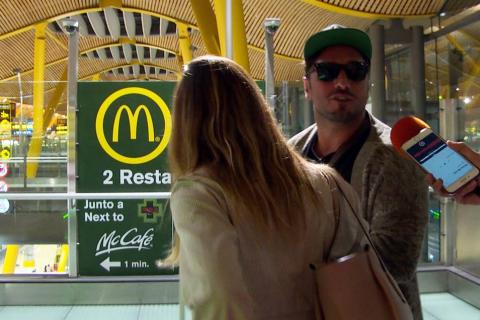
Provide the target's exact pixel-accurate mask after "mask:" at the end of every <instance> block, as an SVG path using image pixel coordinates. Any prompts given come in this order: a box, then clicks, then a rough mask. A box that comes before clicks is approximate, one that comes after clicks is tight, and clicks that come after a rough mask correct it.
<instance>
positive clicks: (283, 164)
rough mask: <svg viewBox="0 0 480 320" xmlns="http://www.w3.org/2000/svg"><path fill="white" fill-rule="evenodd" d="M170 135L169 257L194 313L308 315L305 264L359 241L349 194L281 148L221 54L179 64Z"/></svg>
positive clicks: (255, 94) (250, 86) (246, 79)
mask: <svg viewBox="0 0 480 320" xmlns="http://www.w3.org/2000/svg"><path fill="white" fill-rule="evenodd" d="M172 130H173V131H172V138H171V141H170V145H169V163H170V168H171V170H172V173H173V177H174V185H173V186H172V194H171V203H170V205H171V212H172V217H173V221H174V225H175V230H176V232H177V237H176V241H175V245H174V248H172V251H171V255H170V257H169V258H168V259H167V261H168V262H169V263H172V262H178V263H179V270H180V290H181V300H182V301H183V302H184V303H185V304H186V305H187V306H189V307H190V308H191V309H192V314H193V318H194V319H202V320H205V319H266V318H268V319H296V320H298V319H314V316H315V313H314V308H315V296H316V294H315V280H314V273H313V271H312V270H310V268H309V264H310V263H312V262H315V261H317V262H324V261H325V262H326V261H331V260H334V259H336V258H339V257H342V256H345V255H348V254H350V253H353V252H356V251H358V250H360V248H361V245H362V244H363V243H362V241H364V234H363V233H362V231H361V229H360V225H359V224H358V222H357V221H356V220H355V217H354V216H353V212H352V210H356V209H350V207H349V205H348V202H347V201H349V202H351V203H352V205H353V206H352V208H357V207H358V206H357V205H358V199H357V198H356V195H355V192H354V191H353V190H352V189H351V187H350V186H349V185H348V184H347V183H346V182H345V181H343V180H342V179H341V177H336V173H335V172H334V170H332V169H331V168H328V167H327V166H321V165H317V164H312V163H308V162H307V161H305V160H303V159H302V158H301V157H300V156H299V155H297V153H296V152H295V151H294V150H293V149H292V148H291V147H290V146H288V144H287V141H286V139H285V138H284V137H283V135H282V133H281V131H280V129H279V128H278V126H277V123H276V121H275V119H274V117H273V116H272V113H271V110H270V108H269V107H268V105H267V104H266V102H265V100H264V99H263V97H262V95H261V92H260V89H259V88H258V87H257V85H256V84H255V82H254V81H253V80H252V78H251V77H250V76H249V75H247V73H246V72H245V71H244V70H243V69H242V68H241V67H240V66H239V65H237V64H236V63H235V62H233V61H231V60H228V59H226V58H222V57H215V56H203V57H199V58H197V59H194V60H193V61H191V62H190V63H189V64H188V65H186V67H185V69H184V73H183V78H182V79H181V81H180V82H179V83H178V85H177V88H176V92H175V99H174V108H173V129H172ZM335 177H336V178H335ZM332 178H333V179H337V180H338V183H339V184H340V185H341V186H343V188H344V189H345V190H347V192H346V193H345V196H344V195H342V194H340V193H339V192H332V191H331V190H332V188H334V187H336V185H334V184H333V183H332V180H331V179H332ZM329 181H330V182H329ZM330 183H332V184H331V185H330ZM334 204H336V205H335V206H334ZM334 208H336V209H334Z"/></svg>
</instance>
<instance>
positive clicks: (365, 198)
mask: <svg viewBox="0 0 480 320" xmlns="http://www.w3.org/2000/svg"><path fill="white" fill-rule="evenodd" d="M371 57H372V45H371V42H370V38H369V37H368V35H367V34H366V33H365V32H363V31H361V30H358V29H353V28H346V27H343V26H340V25H332V26H329V27H327V28H326V29H324V30H322V31H320V32H318V33H316V34H314V35H312V36H311V37H310V38H309V39H308V40H307V42H306V43H305V49H304V58H305V76H304V78H303V83H304V90H305V98H306V99H307V100H309V101H311V102H312V104H313V108H314V117H315V124H313V125H312V126H310V127H308V128H307V129H305V130H303V131H302V132H300V133H298V134H297V135H295V136H294V137H292V138H291V139H290V143H291V144H292V145H294V146H295V147H296V148H297V149H298V150H299V151H300V152H301V153H302V155H303V156H304V157H306V158H308V159H310V160H312V161H315V162H319V163H327V164H329V165H330V166H332V167H334V168H335V169H336V170H337V171H338V172H339V173H340V174H341V175H342V176H343V178H344V179H345V180H346V181H348V182H349V183H350V184H351V185H352V186H353V188H354V189H355V190H356V191H357V193H358V195H359V197H360V199H361V208H362V214H363V216H364V218H365V219H366V220H367V221H368V223H369V225H370V235H371V237H372V239H373V241H374V244H375V246H376V248H377V250H378V251H379V253H380V255H381V258H382V260H383V261H384V262H385V264H386V266H387V268H388V270H389V271H390V273H391V274H392V275H393V276H394V278H395V279H396V281H397V283H398V285H399V287H400V289H401V290H402V292H403V294H404V295H405V297H406V299H407V300H408V303H409V305H410V307H411V309H412V312H413V315H414V318H415V319H422V311H421V305H420V298H419V292H418V284H417V278H416V267H417V261H418V259H419V256H420V250H421V246H422V241H423V237H424V233H425V227H426V224H427V222H428V216H427V210H428V199H427V194H428V193H427V191H428V188H427V185H426V182H425V178H424V174H423V173H422V172H421V171H420V170H419V169H418V168H417V167H416V166H415V164H414V163H413V162H412V161H409V160H408V159H404V158H402V157H401V156H399V154H397V153H396V151H395V150H394V149H393V148H392V147H391V142H390V127H388V126H387V125H386V124H384V123H382V122H380V121H379V120H378V119H376V118H375V117H374V116H373V115H372V114H371V113H369V112H368V111H367V110H366V108H365V106H366V104H367V100H368V91H369V78H368V75H369V71H370V60H371Z"/></svg>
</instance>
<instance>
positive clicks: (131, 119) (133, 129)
mask: <svg viewBox="0 0 480 320" xmlns="http://www.w3.org/2000/svg"><path fill="white" fill-rule="evenodd" d="M123 111H125V112H126V113H127V117H128V123H129V124H130V139H131V140H135V139H137V123H138V117H139V116H140V111H143V112H144V113H145V118H147V130H148V142H153V141H154V139H155V138H154V132H153V131H154V130H153V120H152V115H151V114H150V111H149V110H148V108H147V107H146V106H145V105H143V104H141V105H139V106H138V107H137V108H136V109H135V113H133V112H132V110H131V109H130V107H128V106H127V105H122V106H121V107H120V108H118V110H117V113H116V114H115V120H114V121H113V134H112V141H113V142H118V128H119V127H120V118H121V117H122V113H123Z"/></svg>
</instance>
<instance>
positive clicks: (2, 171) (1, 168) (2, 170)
mask: <svg viewBox="0 0 480 320" xmlns="http://www.w3.org/2000/svg"><path fill="white" fill-rule="evenodd" d="M7 173H8V165H7V164H6V163H5V162H0V177H5V176H6V175H7Z"/></svg>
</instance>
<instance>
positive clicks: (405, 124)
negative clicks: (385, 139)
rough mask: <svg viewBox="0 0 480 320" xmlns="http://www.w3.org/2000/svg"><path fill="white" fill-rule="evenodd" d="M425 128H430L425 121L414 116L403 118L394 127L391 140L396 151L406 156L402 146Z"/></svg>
mask: <svg viewBox="0 0 480 320" xmlns="http://www.w3.org/2000/svg"><path fill="white" fill-rule="evenodd" d="M425 128H430V126H429V125H428V124H427V123H426V122H425V121H423V120H421V119H419V118H417V117H414V116H406V117H403V118H401V119H400V120H398V121H397V122H396V123H395V124H394V125H393V127H392V131H391V132H390V140H391V141H392V144H393V146H394V147H395V149H397V150H398V151H399V152H400V153H402V154H404V153H405V151H404V150H403V149H402V145H403V144H404V143H405V142H407V141H408V140H410V139H411V138H413V137H414V136H416V135H417V134H418V133H419V132H420V131H422V130H423V129H425Z"/></svg>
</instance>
